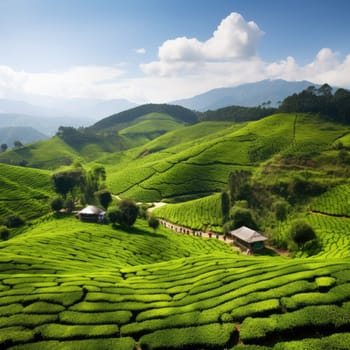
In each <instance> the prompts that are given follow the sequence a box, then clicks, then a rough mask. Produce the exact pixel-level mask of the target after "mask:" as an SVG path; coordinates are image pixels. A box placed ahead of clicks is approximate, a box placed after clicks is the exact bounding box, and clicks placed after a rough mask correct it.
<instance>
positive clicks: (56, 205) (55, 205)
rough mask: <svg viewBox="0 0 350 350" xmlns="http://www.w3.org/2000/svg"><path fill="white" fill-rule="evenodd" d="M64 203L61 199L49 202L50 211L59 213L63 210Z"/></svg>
mask: <svg viewBox="0 0 350 350" xmlns="http://www.w3.org/2000/svg"><path fill="white" fill-rule="evenodd" d="M63 205H64V202H63V199H62V198H61V197H58V198H55V199H53V200H52V201H51V209H52V210H53V211H56V212H59V211H60V210H61V209H62V208H63Z"/></svg>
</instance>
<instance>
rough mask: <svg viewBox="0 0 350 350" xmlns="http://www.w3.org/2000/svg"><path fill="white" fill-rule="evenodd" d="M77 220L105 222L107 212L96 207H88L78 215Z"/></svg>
mask: <svg viewBox="0 0 350 350" xmlns="http://www.w3.org/2000/svg"><path fill="white" fill-rule="evenodd" d="M76 217H77V219H79V220H80V221H85V222H100V223H102V222H104V220H105V218H106V212H105V211H104V210H102V209H101V208H99V207H96V206H94V205H88V206H87V207H85V208H84V209H82V210H80V211H79V212H78V213H77V214H76Z"/></svg>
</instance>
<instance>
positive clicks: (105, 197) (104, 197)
mask: <svg viewBox="0 0 350 350" xmlns="http://www.w3.org/2000/svg"><path fill="white" fill-rule="evenodd" d="M96 195H97V198H98V201H99V202H100V204H101V205H102V206H103V208H104V209H106V210H107V209H108V207H109V205H110V204H111V203H112V195H111V192H109V191H108V190H101V191H98V192H97V193H96Z"/></svg>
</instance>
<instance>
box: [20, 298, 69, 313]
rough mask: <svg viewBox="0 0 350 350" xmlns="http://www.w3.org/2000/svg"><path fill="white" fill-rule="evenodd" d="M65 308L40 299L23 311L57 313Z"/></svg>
mask: <svg viewBox="0 0 350 350" xmlns="http://www.w3.org/2000/svg"><path fill="white" fill-rule="evenodd" d="M63 310H64V306H62V305H58V304H51V303H47V302H45V301H38V302H35V303H33V304H30V305H28V306H26V307H25V308H24V309H23V311H22V312H24V313H28V314H56V313H59V312H61V311H63Z"/></svg>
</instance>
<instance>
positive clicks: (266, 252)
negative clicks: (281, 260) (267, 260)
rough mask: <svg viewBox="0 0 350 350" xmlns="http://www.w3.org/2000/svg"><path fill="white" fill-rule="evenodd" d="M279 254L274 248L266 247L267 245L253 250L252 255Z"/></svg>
mask: <svg viewBox="0 0 350 350" xmlns="http://www.w3.org/2000/svg"><path fill="white" fill-rule="evenodd" d="M279 255H280V254H278V253H277V252H276V251H275V250H273V249H271V248H268V247H264V248H263V249H261V250H259V251H257V252H254V256H279Z"/></svg>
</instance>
